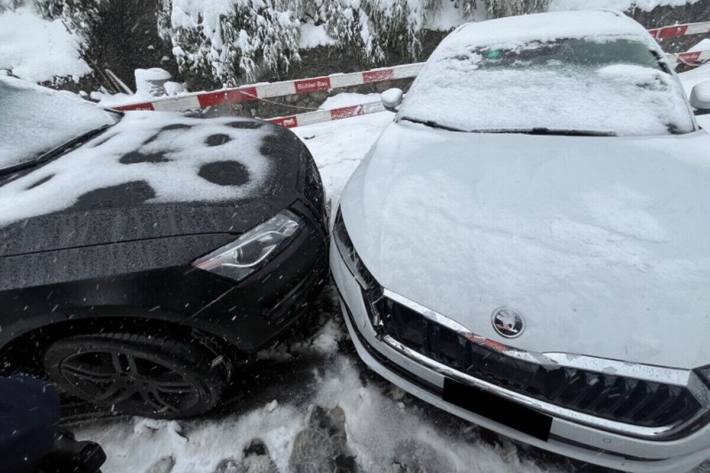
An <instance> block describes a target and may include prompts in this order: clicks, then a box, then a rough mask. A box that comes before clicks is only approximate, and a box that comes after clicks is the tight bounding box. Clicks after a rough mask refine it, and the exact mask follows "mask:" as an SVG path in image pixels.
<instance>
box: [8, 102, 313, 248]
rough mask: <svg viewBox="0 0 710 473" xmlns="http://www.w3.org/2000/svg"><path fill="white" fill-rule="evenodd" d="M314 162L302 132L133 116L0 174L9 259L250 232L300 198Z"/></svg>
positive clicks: (248, 123) (236, 121) (251, 123)
mask: <svg viewBox="0 0 710 473" xmlns="http://www.w3.org/2000/svg"><path fill="white" fill-rule="evenodd" d="M306 156H307V151H305V147H304V146H303V144H302V143H301V142H300V141H299V140H298V138H296V137H295V135H294V134H293V133H291V132H289V131H288V130H286V129H284V128H280V127H276V126H273V125H270V124H267V123H264V122H261V121H257V120H248V119H240V118H233V117H230V118H190V117H185V116H183V115H179V114H173V113H162V112H132V113H130V114H127V115H126V116H125V117H124V118H123V119H122V120H121V122H119V123H118V124H117V125H115V126H113V127H111V128H110V129H108V130H107V131H105V132H104V133H102V134H101V135H100V136H98V137H96V138H94V139H92V140H91V141H89V142H87V143H85V144H83V145H81V146H80V147H78V148H75V149H73V150H71V151H70V152H68V153H66V154H64V155H62V156H60V157H58V158H56V159H54V160H52V161H50V162H48V163H46V164H43V165H41V166H38V167H35V168H32V169H30V170H29V171H25V172H23V173H20V174H18V175H14V176H6V177H5V180H4V181H2V180H1V179H2V178H0V256H9V255H19V254H27V253H35V252H42V251H51V250H57V249H65V248H76V247H82V246H88V245H101V244H107V243H115V242H121V241H133V240H143V239H153V238H162V237H169V236H183V235H196V234H214V233H233V234H238V233H242V232H244V231H246V230H248V229H249V228H252V227H254V226H255V225H257V224H259V223H260V222H263V221H264V220H266V219H268V218H269V217H270V216H272V215H273V214H275V213H276V212H278V211H279V210H281V209H283V208H285V207H287V206H288V205H290V204H291V203H293V202H294V201H295V200H296V199H298V196H299V195H300V192H301V191H302V189H300V187H299V186H300V185H301V184H299V183H300V181H301V180H302V177H301V176H300V175H299V173H300V172H301V170H302V169H303V165H304V163H303V160H304V159H305V157H306Z"/></svg>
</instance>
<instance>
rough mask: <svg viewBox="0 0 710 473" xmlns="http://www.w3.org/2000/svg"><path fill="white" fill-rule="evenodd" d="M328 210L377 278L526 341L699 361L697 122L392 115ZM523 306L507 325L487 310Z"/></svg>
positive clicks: (706, 316)
mask: <svg viewBox="0 0 710 473" xmlns="http://www.w3.org/2000/svg"><path fill="white" fill-rule="evenodd" d="M342 212H343V217H344V220H345V224H346V226H347V229H348V232H349V234H350V237H351V239H352V241H353V243H354V245H355V248H356V250H357V252H358V253H359V255H360V257H361V259H362V260H363V262H364V264H365V266H367V268H368V269H369V270H370V271H371V272H372V274H373V275H374V276H375V278H376V279H377V280H378V281H379V282H380V283H381V284H382V285H383V286H384V287H386V288H388V289H391V290H392V291H394V292H397V293H399V294H401V295H403V296H405V297H408V298H410V299H412V300H413V301H416V302H418V303H420V304H422V305H424V306H427V307H428V308H430V309H433V310H435V311H437V312H439V313H441V314H443V315H446V316H447V317H450V318H451V319H453V320H455V321H457V322H459V323H460V324H462V325H464V326H465V327H467V328H468V329H470V330H471V331H473V332H475V333H477V334H479V335H482V336H485V337H487V338H491V339H495V340H498V341H501V342H503V343H506V344H508V345H511V346H514V347H517V348H520V349H524V350H531V351H536V352H565V353H571V354H581V355H590V356H596V357H602V358H609V359H616V360H625V361H630V362H640V363H647V364H655V365H662V366H669V367H678V368H696V367H699V366H702V365H706V364H710V136H709V135H707V134H706V133H705V132H702V131H701V132H696V133H692V134H688V135H678V136H668V137H635V138H633V137H632V138H628V137H627V138H616V137H568V136H533V135H520V134H477V133H454V132H448V131H444V130H436V129H432V128H429V127H425V126H421V125H415V124H409V123H407V122H402V123H401V124H397V123H393V124H392V125H390V126H389V127H388V128H387V129H386V131H385V132H384V133H383V135H382V136H381V137H380V139H379V140H378V142H377V143H376V145H375V147H374V148H373V149H372V150H371V152H370V154H368V156H367V158H366V159H365V161H363V162H362V164H361V165H360V167H359V168H358V169H357V171H356V172H355V174H354V175H353V177H352V179H351V180H350V182H349V183H348V185H347V187H346V189H345V191H344V193H343V198H342ZM500 306H508V307H512V308H514V309H517V310H518V311H519V312H520V313H522V314H523V316H524V318H525V322H526V328H525V332H524V333H523V335H522V336H521V337H519V338H517V339H513V340H508V339H505V338H502V337H501V336H499V335H498V334H497V333H496V332H495V331H494V329H493V326H492V324H491V313H492V312H493V310H494V309H496V308H498V307H500Z"/></svg>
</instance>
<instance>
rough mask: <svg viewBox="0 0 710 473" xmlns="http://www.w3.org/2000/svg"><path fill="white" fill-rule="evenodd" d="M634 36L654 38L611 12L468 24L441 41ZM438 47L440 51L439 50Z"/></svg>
mask: <svg viewBox="0 0 710 473" xmlns="http://www.w3.org/2000/svg"><path fill="white" fill-rule="evenodd" d="M596 36H634V37H639V38H640V39H643V40H647V41H648V42H649V43H651V44H652V42H653V39H652V38H651V36H650V35H649V34H648V32H647V31H646V30H645V29H644V27H643V26H641V25H640V24H639V23H637V22H636V21H634V20H632V19H631V18H629V17H627V16H626V15H624V14H622V13H619V12H615V11H611V10H587V11H561V12H549V13H536V14H533V15H522V16H511V17H507V18H498V19H495V20H488V21H480V22H471V23H466V24H465V25H463V26H461V27H460V28H459V29H457V30H456V31H455V32H454V33H452V34H451V35H449V36H448V37H447V38H446V39H444V41H442V43H441V45H440V46H439V48H440V49H441V50H447V49H454V48H461V47H465V46H480V45H484V44H485V45H489V44H490V45H498V44H501V43H504V44H510V45H514V44H520V43H525V42H528V41H532V40H534V41H551V40H554V39H557V38H585V37H596ZM439 48H437V49H439Z"/></svg>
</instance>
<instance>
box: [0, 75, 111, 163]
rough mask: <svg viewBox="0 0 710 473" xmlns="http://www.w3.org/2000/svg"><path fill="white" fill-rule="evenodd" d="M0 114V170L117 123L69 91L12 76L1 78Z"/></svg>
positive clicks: (105, 113)
mask: <svg viewBox="0 0 710 473" xmlns="http://www.w3.org/2000/svg"><path fill="white" fill-rule="evenodd" d="M0 114H1V115H2V118H0V171H2V170H3V169H8V168H12V167H15V166H17V165H21V164H24V163H27V162H29V161H32V160H33V159H36V158H38V157H39V156H41V155H42V154H44V153H46V152H47V151H50V150H52V149H54V148H56V147H58V146H61V145H62V144H64V143H66V142H68V141H70V140H72V139H74V138H77V137H79V136H81V135H83V134H85V133H88V132H90V131H92V130H95V129H98V128H101V127H104V126H108V125H112V124H114V123H115V122H116V121H117V120H118V118H117V117H118V115H117V114H114V113H111V112H107V111H105V110H103V109H102V108H100V107H97V106H96V105H94V104H92V103H90V102H87V101H85V100H82V99H80V98H79V97H77V96H75V95H73V94H71V93H69V92H56V91H53V90H50V89H46V88H44V87H38V86H36V85H33V84H30V83H28V82H25V81H22V80H19V79H14V78H11V77H0Z"/></svg>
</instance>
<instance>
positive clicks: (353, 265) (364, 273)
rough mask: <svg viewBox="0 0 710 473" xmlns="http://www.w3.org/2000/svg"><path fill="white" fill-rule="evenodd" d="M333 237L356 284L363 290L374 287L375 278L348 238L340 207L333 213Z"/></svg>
mask: <svg viewBox="0 0 710 473" xmlns="http://www.w3.org/2000/svg"><path fill="white" fill-rule="evenodd" d="M333 239H334V240H335V246H336V247H337V248H338V252H339V253H340V256H341V257H342V258H343V261H344V262H345V265H346V266H347V267H348V269H349V270H350V272H351V273H352V274H353V276H355V279H356V280H357V282H358V284H360V287H362V288H363V289H364V290H368V289H372V288H374V287H375V286H376V285H377V284H376V282H375V278H374V277H373V276H372V274H370V272H369V271H368V270H367V268H366V267H365V265H364V264H363V263H362V261H361V260H360V257H359V256H358V254H357V252H356V251H355V247H354V246H353V242H352V240H350V236H349V235H348V230H347V229H346V228H345V223H344V222H343V214H342V213H341V212H340V208H338V213H337V214H336V215H335V223H334V224H333Z"/></svg>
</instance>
